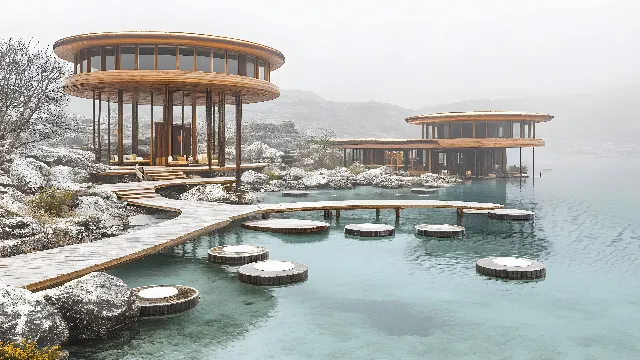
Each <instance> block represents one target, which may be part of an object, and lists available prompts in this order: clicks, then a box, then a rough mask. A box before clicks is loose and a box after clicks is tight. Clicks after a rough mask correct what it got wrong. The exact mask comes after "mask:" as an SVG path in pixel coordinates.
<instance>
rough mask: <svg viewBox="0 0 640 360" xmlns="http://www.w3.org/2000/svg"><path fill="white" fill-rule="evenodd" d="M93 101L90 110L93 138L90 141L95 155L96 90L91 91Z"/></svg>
mask: <svg viewBox="0 0 640 360" xmlns="http://www.w3.org/2000/svg"><path fill="white" fill-rule="evenodd" d="M91 100H92V101H93V111H92V112H91V116H92V117H93V140H92V142H91V144H92V146H93V155H94V156H96V155H97V154H96V92H95V91H93V96H92V97H91Z"/></svg>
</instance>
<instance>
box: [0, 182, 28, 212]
mask: <svg viewBox="0 0 640 360" xmlns="http://www.w3.org/2000/svg"><path fill="white" fill-rule="evenodd" d="M26 201H27V196H25V195H24V194H23V193H21V192H20V191H18V190H16V189H14V188H12V187H5V186H0V209H4V210H8V211H10V212H13V213H16V214H24V213H26V212H27V211H28V210H29V207H28V206H27V204H26Z"/></svg>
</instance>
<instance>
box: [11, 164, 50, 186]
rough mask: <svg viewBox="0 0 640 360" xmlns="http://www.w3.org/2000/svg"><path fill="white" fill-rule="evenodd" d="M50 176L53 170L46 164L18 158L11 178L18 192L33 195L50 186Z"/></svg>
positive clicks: (12, 168) (13, 166) (12, 169)
mask: <svg viewBox="0 0 640 360" xmlns="http://www.w3.org/2000/svg"><path fill="white" fill-rule="evenodd" d="M50 175H51V169H49V167H48V166H47V165H46V164H44V163H42V162H40V161H38V160H35V159H31V158H17V159H15V160H14V161H13V165H12V166H11V172H10V175H9V176H10V177H11V181H12V182H13V184H14V186H15V187H16V188H17V189H18V190H20V191H22V192H25V193H29V194H33V193H35V192H37V191H38V190H40V189H42V188H43V187H46V186H49V185H50V183H51V182H50V179H49V177H50Z"/></svg>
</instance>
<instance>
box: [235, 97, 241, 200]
mask: <svg viewBox="0 0 640 360" xmlns="http://www.w3.org/2000/svg"><path fill="white" fill-rule="evenodd" d="M235 102H236V191H237V190H240V176H241V175H242V172H241V171H240V164H241V163H242V146H241V145H242V97H241V96H236V101H235Z"/></svg>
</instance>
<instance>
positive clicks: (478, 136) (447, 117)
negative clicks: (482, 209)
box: [331, 111, 553, 176]
mask: <svg viewBox="0 0 640 360" xmlns="http://www.w3.org/2000/svg"><path fill="white" fill-rule="evenodd" d="M551 119H553V116H552V115H549V114H543V113H529V112H518V111H468V112H447V113H435V114H428V115H417V116H411V117H408V118H406V119H405V121H406V122H407V123H408V124H413V125H420V127H421V137H420V138H418V139H335V140H332V141H331V144H332V145H333V146H336V147H339V148H342V149H344V152H343V156H344V159H343V161H344V165H345V166H347V165H348V163H349V158H350V163H353V162H355V161H358V162H360V163H361V164H364V165H386V166H392V167H394V168H395V169H404V170H407V171H411V172H414V173H422V172H431V173H441V172H442V171H443V170H445V171H447V172H448V173H450V174H457V175H469V174H471V176H488V175H490V174H496V175H501V174H506V172H507V165H508V164H507V148H519V149H522V148H528V147H530V148H533V149H534V151H532V154H533V159H534V160H533V161H534V164H535V147H539V146H544V144H545V143H544V140H542V139H539V138H537V137H536V124H537V123H541V122H547V121H550V120H551ZM520 154H522V152H520ZM521 157H522V156H521ZM520 160H521V159H520ZM520 162H521V161H520Z"/></svg>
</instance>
